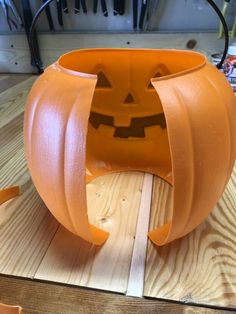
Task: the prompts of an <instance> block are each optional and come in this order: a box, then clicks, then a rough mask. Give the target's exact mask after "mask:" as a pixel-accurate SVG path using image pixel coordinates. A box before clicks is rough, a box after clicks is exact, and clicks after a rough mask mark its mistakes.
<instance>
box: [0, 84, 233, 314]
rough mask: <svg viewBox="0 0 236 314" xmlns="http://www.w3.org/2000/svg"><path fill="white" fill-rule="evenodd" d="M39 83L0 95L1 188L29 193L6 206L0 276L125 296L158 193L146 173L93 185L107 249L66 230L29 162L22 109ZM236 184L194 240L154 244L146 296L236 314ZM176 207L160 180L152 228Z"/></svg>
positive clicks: (1, 214)
mask: <svg viewBox="0 0 236 314" xmlns="http://www.w3.org/2000/svg"><path fill="white" fill-rule="evenodd" d="M34 79H35V78H30V79H28V80H26V81H25V82H22V83H20V84H18V85H16V86H15V87H11V88H10V89H9V90H8V91H5V92H3V93H1V94H0V99H1V104H0V106H1V108H2V110H3V113H4V114H3V115H2V116H1V120H0V123H1V125H2V128H0V135H1V137H0V139H1V144H3V145H1V154H0V188H4V187H7V186H9V185H13V184H14V185H15V184H19V185H20V186H21V187H22V194H21V195H20V196H19V197H17V198H15V199H13V200H11V201H8V202H6V203H5V204H3V205H2V206H1V207H0V251H1V254H0V273H1V274H7V275H14V276H23V277H27V278H35V279H40V280H47V281H54V282H60V283H66V284H71V285H75V286H86V287H90V288H97V289H103V290H110V291H115V292H120V293H126V290H127V287H128V286H132V282H131V283H130V281H129V280H130V278H129V269H130V265H132V263H133V260H132V253H133V248H134V247H135V245H137V242H136V241H138V239H139V237H138V236H137V232H138V229H137V230H136V223H137V218H138V214H139V208H140V206H141V199H148V198H149V197H151V193H152V188H151V186H150V188H149V189H145V188H144V186H143V178H144V174H142V173H137V172H133V173H120V174H112V175H108V176H104V177H100V178H97V179H96V180H94V181H93V182H91V183H90V184H89V185H88V186H87V191H88V205H89V215H90V219H91V221H92V223H94V224H96V225H97V226H99V227H102V228H104V229H106V230H108V231H110V232H111V236H110V238H109V240H108V241H107V243H106V244H105V245H104V246H103V247H101V248H98V247H93V246H91V245H90V244H88V243H86V242H84V241H82V240H81V239H79V238H78V237H75V236H74V235H72V234H71V233H69V232H68V231H66V230H65V229H64V228H63V227H61V226H59V224H58V223H57V222H56V220H55V219H54V218H53V217H52V216H51V214H50V213H49V211H48V210H47V208H46V207H45V205H44V204H43V202H42V201H41V199H40V197H39V196H38V194H37V192H36V191H35V189H34V187H33V185H32V182H31V180H30V177H29V174H28V171H27V166H26V162H25V159H24V151H23V142H22V123H23V108H24V104H25V100H26V97H27V94H28V91H29V88H30V86H31V85H32V83H33V81H34ZM2 117H4V119H2ZM2 156H3V157H2ZM235 178H236V171H234V173H233V176H232V178H231V181H230V182H229V184H228V186H227V189H226V191H225V193H224V195H223V197H222V198H221V200H220V201H219V203H218V205H217V206H216V208H215V209H214V211H213V213H212V214H211V215H210V217H209V218H208V219H207V220H206V221H205V222H204V223H203V224H201V225H200V226H199V227H198V228H197V229H196V230H195V231H194V232H192V233H191V234H190V235H188V236H186V237H185V238H183V239H181V240H178V241H175V242H174V243H172V244H170V245H167V246H165V247H163V248H157V247H155V246H154V245H152V244H151V243H150V242H149V244H148V253H147V258H146V269H145V282H144V295H145V296H146V297H154V298H163V299H166V300H174V301H179V302H183V303H193V304H207V305H214V306H219V307H221V306H225V307H230V308H234V309H236V299H235V296H236V233H235V224H234V221H236V217H235V215H236V213H235V208H236V196H235V195H236V194H235V192H236V188H235V185H236V184H235ZM171 202H172V188H171V187H170V186H169V185H168V184H166V183H165V182H163V181H162V180H160V179H159V178H155V180H154V186H153V193H152V206H151V219H150V229H151V228H153V227H154V226H155V227H156V226H157V225H158V224H162V223H164V222H166V221H168V220H169V218H170V215H171V212H170V208H171ZM144 217H147V218H145V219H148V215H145V216H144ZM147 221H148V220H147ZM134 251H135V250H134ZM136 251H137V252H138V250H136ZM134 256H135V254H134ZM144 267H145V265H143V270H142V269H141V271H144ZM131 292H132V291H131ZM0 295H1V294H0ZM189 313H192V312H191V309H190V312H189ZM193 313H197V312H193Z"/></svg>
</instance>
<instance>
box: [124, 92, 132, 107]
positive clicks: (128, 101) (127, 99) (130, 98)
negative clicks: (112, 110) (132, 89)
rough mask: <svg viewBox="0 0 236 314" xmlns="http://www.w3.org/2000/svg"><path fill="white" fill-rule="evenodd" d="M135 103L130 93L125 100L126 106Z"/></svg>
mask: <svg viewBox="0 0 236 314" xmlns="http://www.w3.org/2000/svg"><path fill="white" fill-rule="evenodd" d="M133 103H135V100H134V96H133V95H132V94H131V93H128V95H127V96H126V98H125V100H124V104H133Z"/></svg>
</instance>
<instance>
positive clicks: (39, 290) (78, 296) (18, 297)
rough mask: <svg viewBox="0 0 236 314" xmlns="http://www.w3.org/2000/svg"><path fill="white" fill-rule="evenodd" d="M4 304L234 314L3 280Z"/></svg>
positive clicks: (70, 310) (111, 312)
mask: <svg viewBox="0 0 236 314" xmlns="http://www.w3.org/2000/svg"><path fill="white" fill-rule="evenodd" d="M0 300H1V301H2V302H5V303H8V304H20V305H21V306H22V307H23V313H24V314H101V313H102V314H169V313H171V314H233V313H235V312H234V311H223V310H212V309H206V308H202V307H201V308H198V307H193V306H187V305H181V304H174V303H167V302H164V301H157V300H146V299H137V298H131V297H125V296H122V295H119V294H114V293H105V292H100V291H94V290H88V289H82V288H78V287H70V286H64V285H55V284H48V283H43V282H37V281H36V280H34V281H32V280H22V279H15V278H8V277H2V276H0Z"/></svg>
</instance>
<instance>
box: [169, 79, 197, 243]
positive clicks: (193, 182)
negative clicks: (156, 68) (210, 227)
mask: <svg viewBox="0 0 236 314" xmlns="http://www.w3.org/2000/svg"><path fill="white" fill-rule="evenodd" d="M189 75H191V74H189ZM173 90H174V92H175V94H176V96H177V98H178V100H179V104H180V106H181V107H182V111H184V113H185V117H187V118H185V120H186V122H187V127H188V132H186V134H188V135H189V141H188V143H189V145H188V147H189V148H190V149H191V157H192V160H190V163H191V166H190V169H191V170H190V171H191V174H192V175H191V176H190V177H191V192H190V193H191V196H190V198H189V199H188V203H189V206H188V213H187V216H186V217H185V224H184V227H182V230H185V228H186V226H187V224H188V222H189V218H190V214H191V208H192V204H193V196H194V188H195V173H196V169H195V168H196V167H195V164H196V163H195V151H194V145H193V129H192V127H191V125H190V118H189V113H188V109H187V106H186V101H185V100H184V98H183V97H182V93H181V91H180V90H179V89H178V87H177V86H175V84H173ZM167 132H168V128H167ZM170 151H171V147H170ZM173 164H174V160H173ZM173 182H174V184H173V200H174V201H173V207H174V208H175V173H174V172H173ZM179 184H180V183H179ZM189 185H190V182H189ZM173 219H174V209H173ZM172 223H173V224H174V221H173V222H172ZM183 233H184V231H183V232H181V234H180V236H179V237H181V236H182V234H183Z"/></svg>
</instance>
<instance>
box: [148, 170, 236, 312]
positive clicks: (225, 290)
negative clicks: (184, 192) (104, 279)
mask: <svg viewBox="0 0 236 314" xmlns="http://www.w3.org/2000/svg"><path fill="white" fill-rule="evenodd" d="M153 191H154V195H153V204H152V212H151V221H150V228H154V227H156V226H158V225H161V224H163V223H164V222H167V221H169V220H170V216H171V213H170V209H171V197H172V195H171V194H172V189H171V188H170V187H169V186H168V184H167V183H165V182H161V180H160V179H158V178H156V179H155V186H154V190H153ZM235 221H236V167H235V168H234V172H233V174H232V177H231V179H230V181H229V183H228V185H227V188H226V190H225V192H224V194H223V196H222V198H221V199H220V201H219V202H218V204H217V206H216V207H215V208H214V210H213V212H212V213H211V215H210V216H209V217H208V218H207V219H206V221H204V222H203V223H202V224H201V225H200V226H199V227H198V228H196V229H195V230H194V231H193V232H192V233H190V234H189V235H187V236H185V237H184V238H182V239H180V240H177V241H175V242H173V243H171V244H169V245H166V246H164V247H159V248H158V247H156V246H154V245H153V244H152V243H151V242H150V241H149V245H148V254H147V260H146V276H145V290H144V295H145V296H149V297H154V298H161V299H166V300H175V301H181V302H186V303H196V304H207V305H214V306H226V307H233V308H234V309H235V308H236V228H235Z"/></svg>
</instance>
